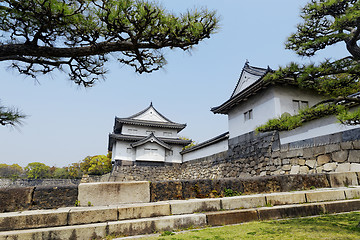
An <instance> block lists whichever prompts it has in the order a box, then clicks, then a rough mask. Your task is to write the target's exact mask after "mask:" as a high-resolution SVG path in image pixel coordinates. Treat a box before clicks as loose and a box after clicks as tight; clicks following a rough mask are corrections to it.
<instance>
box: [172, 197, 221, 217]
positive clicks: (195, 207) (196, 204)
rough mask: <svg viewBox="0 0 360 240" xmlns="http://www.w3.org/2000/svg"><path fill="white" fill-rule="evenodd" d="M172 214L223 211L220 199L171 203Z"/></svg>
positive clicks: (174, 201) (173, 201)
mask: <svg viewBox="0 0 360 240" xmlns="http://www.w3.org/2000/svg"><path fill="white" fill-rule="evenodd" d="M169 203H170V209H171V214H173V215H177V214H187V213H195V212H205V211H218V210H220V209H221V205H220V199H216V198H212V199H211V198H208V199H189V200H186V201H183V200H172V201H169Z"/></svg>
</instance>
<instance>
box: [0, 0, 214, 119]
mask: <svg viewBox="0 0 360 240" xmlns="http://www.w3.org/2000/svg"><path fill="white" fill-rule="evenodd" d="M0 22H1V24H0V43H1V44H0V53H1V54H0V61H3V62H5V61H6V62H9V63H10V67H12V68H13V69H15V70H16V71H18V72H19V73H20V74H23V75H27V76H30V77H33V78H36V77H37V76H38V75H39V74H48V73H50V72H53V71H54V70H59V72H61V73H63V72H67V73H68V75H69V78H70V80H71V81H73V82H74V83H76V84H78V85H83V86H85V87H90V86H93V85H94V84H95V82H97V81H98V80H99V79H100V80H101V79H102V78H104V75H105V74H106V73H107V69H106V68H105V64H106V62H108V60H109V59H111V58H112V59H114V60H116V61H118V62H119V63H121V64H125V65H128V66H130V67H132V68H134V69H135V71H136V72H138V73H150V72H152V71H156V70H158V69H160V68H162V67H163V66H164V65H165V64H166V59H165V56H164V51H162V49H173V48H179V49H182V50H191V48H192V47H193V46H195V45H197V44H199V42H201V41H203V40H204V39H207V38H210V36H211V35H212V34H214V33H215V32H216V30H217V29H218V26H219V20H218V17H217V14H216V12H215V11H208V10H207V9H205V8H203V9H194V10H188V11H187V12H185V13H183V14H179V15H176V14H173V13H170V12H169V11H167V10H166V9H164V8H163V7H162V6H161V5H160V4H159V3H157V2H156V1H147V0H66V1H64V0H2V1H0ZM24 117H25V115H23V114H22V113H20V112H19V111H17V110H9V109H6V108H4V107H1V106H0V125H18V124H19V123H21V120H22V119H23V118H24Z"/></svg>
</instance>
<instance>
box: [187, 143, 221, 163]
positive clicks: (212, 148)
mask: <svg viewBox="0 0 360 240" xmlns="http://www.w3.org/2000/svg"><path fill="white" fill-rule="evenodd" d="M227 150H228V140H227V139H224V140H222V141H219V142H217V143H214V144H211V145H208V146H205V147H203V148H200V149H197V150H194V151H192V152H188V153H185V154H183V155H182V157H183V162H187V161H191V160H195V159H199V158H203V157H207V156H211V155H214V154H216V153H220V152H224V151H227Z"/></svg>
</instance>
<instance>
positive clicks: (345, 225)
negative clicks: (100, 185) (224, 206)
mask: <svg viewBox="0 0 360 240" xmlns="http://www.w3.org/2000/svg"><path fill="white" fill-rule="evenodd" d="M359 221H360V212H353V213H346V214H338V215H324V216H320V217H309V218H298V219H288V220H279V221H263V222H250V223H244V224H241V225H232V226H224V227H219V228H206V229H202V230H194V231H191V232H186V233H179V234H177V235H171V236H159V237H146V238H142V239H158V240H169V239H170V240H180V239H182V240H188V239H204V240H205V239H208V240H228V239H281V240H286V239H296V240H298V239H300V240H301V239H303V240H305V239H306V240H309V239H339V240H346V239H351V240H353V239H360V228H357V225H358V223H359Z"/></svg>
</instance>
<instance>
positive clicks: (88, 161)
mask: <svg viewBox="0 0 360 240" xmlns="http://www.w3.org/2000/svg"><path fill="white" fill-rule="evenodd" d="M80 168H81V171H83V172H84V173H86V174H91V175H103V174H106V173H109V172H111V169H112V164H111V159H110V158H108V157H107V156H105V155H96V156H92V157H91V156H88V157H86V158H85V159H84V160H82V161H81V163H80Z"/></svg>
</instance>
